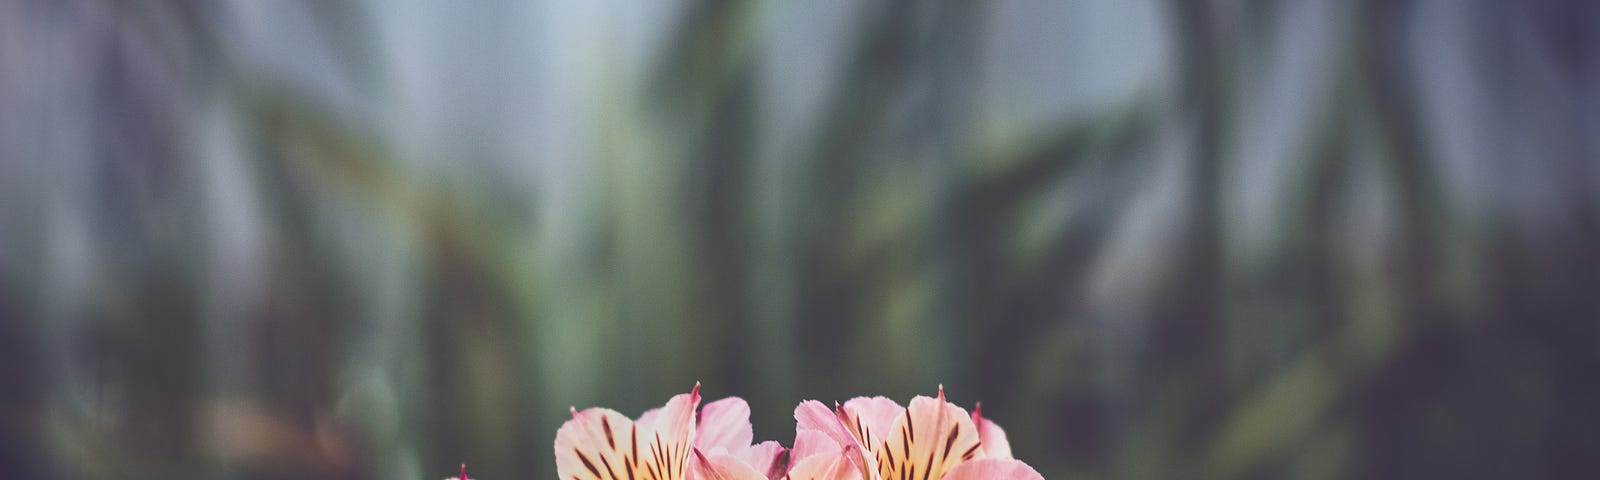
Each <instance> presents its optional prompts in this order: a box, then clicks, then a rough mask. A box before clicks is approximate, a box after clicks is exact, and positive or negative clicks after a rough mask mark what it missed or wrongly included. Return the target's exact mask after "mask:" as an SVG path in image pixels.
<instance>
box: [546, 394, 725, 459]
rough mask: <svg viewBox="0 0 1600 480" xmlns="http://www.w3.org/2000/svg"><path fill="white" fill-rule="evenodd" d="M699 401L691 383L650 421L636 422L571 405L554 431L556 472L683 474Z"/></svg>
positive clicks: (615, 413)
mask: <svg viewBox="0 0 1600 480" xmlns="http://www.w3.org/2000/svg"><path fill="white" fill-rule="evenodd" d="M699 405H700V385H699V384H696V385H695V388H694V391H692V392H689V393H686V394H682V395H676V396H674V397H672V399H671V400H668V401H667V404H666V405H665V406H663V407H661V408H660V409H659V411H658V412H656V414H655V415H649V416H648V417H649V418H648V420H649V421H640V422H635V421H633V420H629V419H628V417H627V416H624V415H623V414H621V413H618V412H616V411H614V410H608V409H604V408H591V409H588V410H584V411H581V412H580V411H577V410H576V409H574V410H573V412H572V420H568V421H567V422H566V423H565V424H562V425H561V429H560V430H557V431H556V441H555V454H556V473H557V475H558V476H559V477H560V478H589V477H601V478H604V477H610V478H627V476H628V475H632V478H646V475H647V474H648V478H658V479H663V480H666V479H680V478H683V477H684V475H686V474H687V470H688V457H689V445H690V442H692V441H693V438H694V411H695V408H696V407H698V406H699ZM641 420H645V418H641Z"/></svg>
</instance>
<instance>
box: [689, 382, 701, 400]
mask: <svg viewBox="0 0 1600 480" xmlns="http://www.w3.org/2000/svg"><path fill="white" fill-rule="evenodd" d="M689 395H690V396H692V397H695V398H700V381H698V380H696V381H695V382H694V390H690V391H689Z"/></svg>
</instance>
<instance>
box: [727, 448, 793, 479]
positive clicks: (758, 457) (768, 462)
mask: <svg viewBox="0 0 1600 480" xmlns="http://www.w3.org/2000/svg"><path fill="white" fill-rule="evenodd" d="M783 452H784V450H783V445H780V444H778V442H775V441H766V442H761V443H758V444H755V445H751V446H750V448H746V449H744V451H743V452H740V453H739V454H738V455H735V456H737V457H739V460H741V461H743V462H744V463H745V464H746V465H749V466H750V468H753V469H755V470H756V471H758V472H766V474H767V476H768V477H771V478H776V477H781V476H783V472H784V471H786V470H788V465H785V464H783V462H780V461H779V459H780V458H782V457H783Z"/></svg>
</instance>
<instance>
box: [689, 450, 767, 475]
mask: <svg viewBox="0 0 1600 480" xmlns="http://www.w3.org/2000/svg"><path fill="white" fill-rule="evenodd" d="M687 478H692V479H698V480H767V476H766V474H764V473H762V472H758V471H756V470H755V469H753V468H750V466H749V465H746V464H745V463H744V461H743V460H739V459H738V458H736V457H734V456H732V455H728V454H720V455H706V454H704V453H702V452H701V451H700V449H698V448H696V449H694V458H693V459H691V460H690V461H689V476H688V477H687Z"/></svg>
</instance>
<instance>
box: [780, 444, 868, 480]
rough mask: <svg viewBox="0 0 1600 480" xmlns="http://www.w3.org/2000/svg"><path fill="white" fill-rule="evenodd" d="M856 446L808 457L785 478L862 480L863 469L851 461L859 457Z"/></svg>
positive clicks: (798, 479) (794, 479) (799, 479)
mask: <svg viewBox="0 0 1600 480" xmlns="http://www.w3.org/2000/svg"><path fill="white" fill-rule="evenodd" d="M857 453H858V452H857V451H856V449H855V447H854V446H847V447H844V448H843V449H840V450H834V451H831V452H827V453H819V454H816V455H812V456H810V457H806V459H804V460H801V461H800V462H799V463H797V464H795V465H794V468H791V469H789V473H788V475H787V476H785V477H784V478H788V479H790V480H862V478H861V469H860V468H858V467H857V466H856V464H855V463H853V462H852V461H851V458H852V457H856V456H857Z"/></svg>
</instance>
